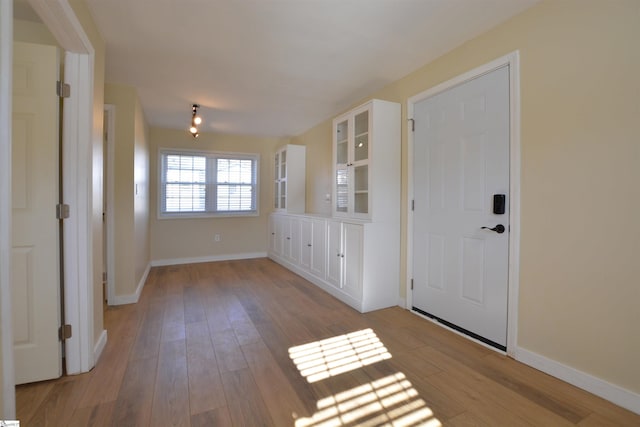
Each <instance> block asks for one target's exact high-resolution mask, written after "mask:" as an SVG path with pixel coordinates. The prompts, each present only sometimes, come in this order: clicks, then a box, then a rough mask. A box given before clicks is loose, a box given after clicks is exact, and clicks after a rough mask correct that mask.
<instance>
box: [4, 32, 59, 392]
mask: <svg viewBox="0 0 640 427" xmlns="http://www.w3.org/2000/svg"><path fill="white" fill-rule="evenodd" d="M59 69H60V67H59V53H58V50H57V48H56V47H54V46H46V45H37V44H31V43H19V42H16V43H14V55H13V122H12V129H13V142H12V165H11V168H12V212H13V227H12V253H11V269H12V275H13V277H12V308H13V340H14V360H15V381H16V384H24V383H29V382H34V381H44V380H48V379H52V378H58V377H59V376H61V375H62V353H61V344H60V341H59V339H58V327H59V325H60V257H59V232H58V228H59V227H58V220H57V219H56V214H55V212H56V211H55V206H56V204H57V203H58V191H59V186H58V180H59V167H58V158H59V156H58V151H59V141H58V117H59V116H58V97H57V95H56V90H55V87H56V81H57V79H58V74H59Z"/></svg>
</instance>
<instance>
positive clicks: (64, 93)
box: [56, 80, 71, 98]
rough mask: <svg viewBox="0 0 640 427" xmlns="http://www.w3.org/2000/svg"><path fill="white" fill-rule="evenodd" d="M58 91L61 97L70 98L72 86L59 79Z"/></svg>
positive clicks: (57, 83)
mask: <svg viewBox="0 0 640 427" xmlns="http://www.w3.org/2000/svg"><path fill="white" fill-rule="evenodd" d="M56 93H57V94H58V96H59V97H60V98H69V97H70V96H71V86H70V85H69V84H67V83H63V82H61V81H60V80H58V81H57V82H56Z"/></svg>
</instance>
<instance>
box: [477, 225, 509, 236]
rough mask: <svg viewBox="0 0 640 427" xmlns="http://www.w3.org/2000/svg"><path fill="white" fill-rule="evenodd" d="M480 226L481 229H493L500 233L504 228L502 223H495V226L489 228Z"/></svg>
mask: <svg viewBox="0 0 640 427" xmlns="http://www.w3.org/2000/svg"><path fill="white" fill-rule="evenodd" d="M480 228H481V229H482V230H491V231H495V232H496V233H498V234H502V233H504V230H505V228H504V225H502V224H498V225H496V226H495V227H493V228H490V227H480Z"/></svg>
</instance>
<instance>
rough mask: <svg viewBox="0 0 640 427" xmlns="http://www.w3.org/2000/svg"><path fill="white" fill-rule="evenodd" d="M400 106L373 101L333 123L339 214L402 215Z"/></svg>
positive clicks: (391, 217)
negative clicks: (400, 211) (400, 212)
mask: <svg viewBox="0 0 640 427" xmlns="http://www.w3.org/2000/svg"><path fill="white" fill-rule="evenodd" d="M400 138H401V130H400V104H398V103H395V102H388V101H381V100H377V99H374V100H371V101H369V102H367V103H366V104H364V105H362V106H360V107H358V108H355V109H353V110H351V111H349V112H347V113H345V114H343V115H342V116H339V117H337V118H336V119H334V121H333V177H334V183H333V215H334V216H338V217H346V218H359V219H370V220H376V221H379V220H381V221H384V220H396V219H399V216H398V214H399V210H400Z"/></svg>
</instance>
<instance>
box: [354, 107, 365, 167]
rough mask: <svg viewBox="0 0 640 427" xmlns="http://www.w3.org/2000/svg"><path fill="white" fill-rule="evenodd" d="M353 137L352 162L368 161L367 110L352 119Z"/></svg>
mask: <svg viewBox="0 0 640 427" xmlns="http://www.w3.org/2000/svg"><path fill="white" fill-rule="evenodd" d="M354 128H355V135H354V141H353V157H352V158H353V162H354V163H356V162H361V161H364V160H368V159H369V110H367V111H363V112H362V113H360V114H358V115H356V117H355V119H354Z"/></svg>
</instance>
